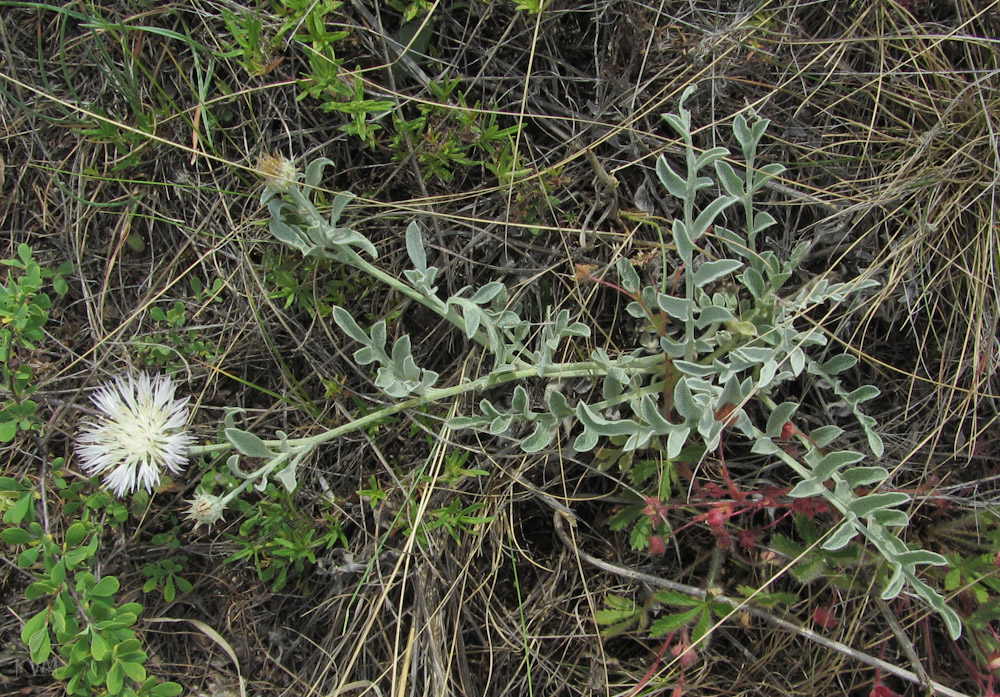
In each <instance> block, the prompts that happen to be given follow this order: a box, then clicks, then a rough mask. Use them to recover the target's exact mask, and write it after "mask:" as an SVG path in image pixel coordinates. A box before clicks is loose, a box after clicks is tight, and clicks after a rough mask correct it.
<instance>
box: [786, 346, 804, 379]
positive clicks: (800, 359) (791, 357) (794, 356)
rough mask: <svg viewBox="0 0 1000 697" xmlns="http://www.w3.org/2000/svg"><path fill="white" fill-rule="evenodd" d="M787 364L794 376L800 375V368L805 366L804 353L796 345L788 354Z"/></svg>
mask: <svg viewBox="0 0 1000 697" xmlns="http://www.w3.org/2000/svg"><path fill="white" fill-rule="evenodd" d="M788 366H789V367H790V368H791V370H792V375H794V376H795V377H798V376H799V375H801V374H802V369H803V368H805V367H806V354H805V352H804V351H803V350H802V349H800V348H799V347H798V346H796V347H795V348H794V349H792V352H791V353H790V354H788Z"/></svg>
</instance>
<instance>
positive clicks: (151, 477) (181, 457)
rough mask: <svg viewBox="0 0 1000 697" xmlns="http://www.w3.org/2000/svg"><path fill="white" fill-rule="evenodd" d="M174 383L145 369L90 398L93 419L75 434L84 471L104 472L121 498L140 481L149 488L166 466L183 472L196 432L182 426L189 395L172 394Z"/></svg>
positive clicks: (77, 449) (109, 486)
mask: <svg viewBox="0 0 1000 697" xmlns="http://www.w3.org/2000/svg"><path fill="white" fill-rule="evenodd" d="M176 387H177V386H176V385H175V384H174V382H173V380H171V379H170V378H168V377H166V376H163V375H158V376H156V377H151V376H150V375H148V374H147V373H140V374H139V375H138V376H136V377H133V376H129V377H127V378H125V377H120V378H118V379H116V380H115V381H114V382H109V383H106V384H104V385H103V386H101V387H100V388H99V389H98V390H97V392H95V393H94V395H93V397H92V398H91V399H92V400H93V402H94V405H95V406H96V407H97V409H98V412H99V413H98V415H97V418H96V419H95V420H94V421H92V422H87V423H85V424H84V430H83V432H82V433H80V435H79V436H78V437H77V439H76V452H77V455H78V456H79V457H80V464H81V466H82V467H83V469H84V471H86V473H87V474H88V475H101V474H103V475H104V484H105V486H107V487H108V489H110V490H111V491H112V492H113V493H114V494H115V495H116V496H119V497H121V496H124V495H125V494H127V493H131V492H133V491H135V490H136V489H138V488H139V487H140V486H142V487H143V488H145V489H146V491H149V492H151V491H152V490H153V488H154V487H156V486H157V485H158V484H159V483H160V475H161V473H162V470H163V469H164V468H166V469H167V470H169V471H170V472H172V473H174V474H179V473H180V472H181V471H183V469H184V465H185V462H186V461H187V453H188V449H189V448H190V447H191V445H192V444H193V443H194V437H193V436H191V435H190V434H188V433H187V432H186V431H185V430H184V426H185V424H186V423H187V419H188V413H189V409H188V407H187V403H188V398H187V397H185V398H184V399H175V397H174V393H175V391H176Z"/></svg>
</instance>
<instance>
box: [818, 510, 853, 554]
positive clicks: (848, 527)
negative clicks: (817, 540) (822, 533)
mask: <svg viewBox="0 0 1000 697" xmlns="http://www.w3.org/2000/svg"><path fill="white" fill-rule="evenodd" d="M858 532H859V531H858V529H857V527H855V525H854V520H852V519H850V518H847V519H845V520H844V522H843V523H841V524H840V527H839V528H837V529H836V530H834V531H833V534H832V535H830V537H829V538H828V539H827V541H826V542H824V543H823V549H825V550H827V551H828V552H835V551H837V550H838V549H843V548H844V547H846V546H847V544H848V543H849V542H850V541H851V540H853V539H854V538H855V537H857V536H858Z"/></svg>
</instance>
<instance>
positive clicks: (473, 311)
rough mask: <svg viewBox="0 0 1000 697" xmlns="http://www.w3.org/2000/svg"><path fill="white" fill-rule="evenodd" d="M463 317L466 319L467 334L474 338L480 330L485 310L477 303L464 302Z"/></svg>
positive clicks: (462, 305) (462, 306)
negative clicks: (476, 304)
mask: <svg viewBox="0 0 1000 697" xmlns="http://www.w3.org/2000/svg"><path fill="white" fill-rule="evenodd" d="M460 307H461V308H462V318H463V319H464V320H465V336H467V337H468V338H470V339H471V338H472V337H474V336H475V335H476V332H478V331H479V325H480V324H481V322H482V320H483V312H482V310H480V309H479V308H478V307H476V306H475V305H467V304H465V303H462V304H461V306H460Z"/></svg>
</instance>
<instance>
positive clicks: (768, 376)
mask: <svg viewBox="0 0 1000 697" xmlns="http://www.w3.org/2000/svg"><path fill="white" fill-rule="evenodd" d="M777 374H778V362H777V361H774V360H770V361H764V364H763V365H762V366H761V367H760V377H759V378H758V379H757V386H758V387H759V388H760V389H765V388H767V387H769V386H770V385H771V382H773V381H774V378H775V376H776V375H777Z"/></svg>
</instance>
